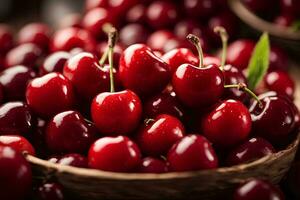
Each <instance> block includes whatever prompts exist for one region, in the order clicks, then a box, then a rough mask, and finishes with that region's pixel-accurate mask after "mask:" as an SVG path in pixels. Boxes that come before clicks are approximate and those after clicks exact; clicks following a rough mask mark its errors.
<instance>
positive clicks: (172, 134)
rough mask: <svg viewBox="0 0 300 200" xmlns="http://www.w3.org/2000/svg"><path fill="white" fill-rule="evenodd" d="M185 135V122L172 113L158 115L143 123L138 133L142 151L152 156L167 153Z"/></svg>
mask: <svg viewBox="0 0 300 200" xmlns="http://www.w3.org/2000/svg"><path fill="white" fill-rule="evenodd" d="M184 135H185V131H184V126H183V124H182V123H181V122H180V121H179V120H178V119H177V118H175V117H173V116H171V115H165V114H163V115H158V116H157V117H156V118H155V119H154V120H153V121H152V120H150V121H149V122H148V123H147V122H146V124H145V125H143V126H142V127H141V128H140V130H139V131H138V134H137V141H138V142H137V143H138V144H139V147H140V148H141V150H142V152H143V153H144V154H146V155H150V156H160V155H166V153H167V152H168V151H169V149H170V148H171V147H172V145H173V144H175V143H176V142H177V141H179V140H180V139H181V138H183V136H184Z"/></svg>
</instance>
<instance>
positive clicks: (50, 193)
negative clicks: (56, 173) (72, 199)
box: [38, 183, 65, 200]
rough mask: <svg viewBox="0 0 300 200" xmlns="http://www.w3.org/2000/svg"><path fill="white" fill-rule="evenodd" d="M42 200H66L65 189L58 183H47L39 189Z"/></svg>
mask: <svg viewBox="0 0 300 200" xmlns="http://www.w3.org/2000/svg"><path fill="white" fill-rule="evenodd" d="M38 197H39V199H40V200H64V199H65V197H64V194H63V187H62V186H61V185H59V184H57V183H45V184H43V185H41V186H40V187H39V188H38Z"/></svg>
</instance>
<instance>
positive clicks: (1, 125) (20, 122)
mask: <svg viewBox="0 0 300 200" xmlns="http://www.w3.org/2000/svg"><path fill="white" fill-rule="evenodd" d="M0 113H1V115H0V134H1V135H28V134H30V132H31V129H32V127H33V125H34V119H33V115H32V112H31V110H30V109H29V107H28V105H27V104H25V103H23V102H17V101H16V102H8V103H5V104H2V105H1V107H0Z"/></svg>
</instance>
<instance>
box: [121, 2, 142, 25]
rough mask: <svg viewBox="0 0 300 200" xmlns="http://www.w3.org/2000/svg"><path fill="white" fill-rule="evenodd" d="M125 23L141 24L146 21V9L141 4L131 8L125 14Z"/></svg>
mask: <svg viewBox="0 0 300 200" xmlns="http://www.w3.org/2000/svg"><path fill="white" fill-rule="evenodd" d="M126 21H127V22H129V23H141V24H143V23H144V22H145V21H146V7H145V6H144V5H143V4H137V5H135V6H133V7H131V8H130V9H129V10H128V12H127V14H126Z"/></svg>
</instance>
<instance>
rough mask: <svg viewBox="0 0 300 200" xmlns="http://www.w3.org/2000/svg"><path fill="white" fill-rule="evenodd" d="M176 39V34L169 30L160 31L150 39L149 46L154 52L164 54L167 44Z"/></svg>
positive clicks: (154, 33)
mask: <svg viewBox="0 0 300 200" xmlns="http://www.w3.org/2000/svg"><path fill="white" fill-rule="evenodd" d="M174 37H175V36H174V34H173V33H172V32H170V31H168V30H158V31H155V32H153V33H152V34H151V35H150V36H149V37H148V40H147V45H148V46H149V47H150V48H151V49H153V50H154V51H161V52H163V50H164V46H165V44H166V43H167V42H168V40H169V39H171V38H174Z"/></svg>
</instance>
